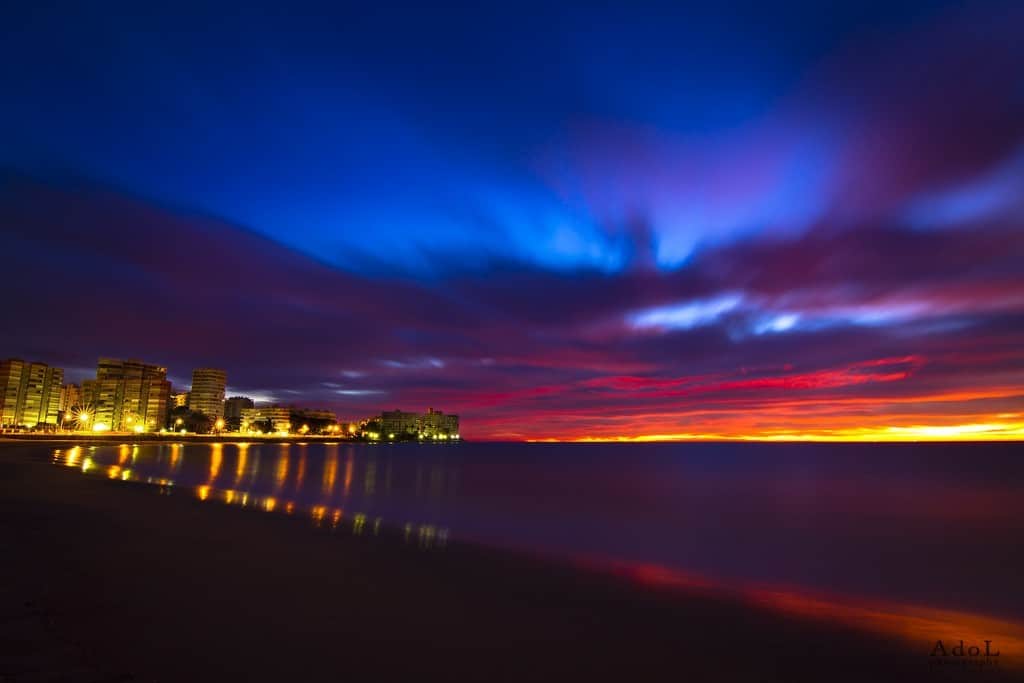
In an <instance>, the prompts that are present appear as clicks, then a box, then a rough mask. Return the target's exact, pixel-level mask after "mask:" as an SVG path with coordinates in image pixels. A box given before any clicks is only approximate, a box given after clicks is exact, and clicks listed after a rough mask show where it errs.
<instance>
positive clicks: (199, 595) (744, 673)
mask: <svg viewBox="0 0 1024 683" xmlns="http://www.w3.org/2000/svg"><path fill="white" fill-rule="evenodd" d="M33 450H34V452H38V447H37V446H36V447H34V448H33ZM0 520H2V522H0V524H2V538H3V547H4V552H3V555H4V561H3V562H2V563H0V566H2V570H0V572H2V573H0V586H2V588H0V596H2V601H3V602H2V610H3V611H2V615H3V620H2V624H3V626H2V634H3V637H2V639H0V643H2V644H0V674H2V675H0V680H2V681H5V682H6V681H64V680H67V681H208V680H209V681H214V680H216V681H224V680H239V681H340V680H345V679H348V680H355V681H368V680H413V679H421V678H424V677H426V680H441V681H453V680H471V681H496V680H497V681H505V680H509V681H528V680H529V681H538V680H628V681H647V680H673V681H675V680H696V681H705V680H706V681H722V680H734V681H770V680H778V681H858V682H859V681H867V680H875V681H878V680H893V681H907V680H927V681H935V680H979V678H980V679H984V680H994V679H998V680H1004V679H1006V680H1008V679H1009V678H1010V677H1011V674H1013V673H1015V672H1014V671H1013V670H1011V669H1009V668H1007V667H987V668H985V669H984V670H979V669H977V668H972V667H954V666H942V667H936V666H934V665H933V664H934V662H933V661H932V660H930V658H929V656H928V647H929V645H928V644H927V643H921V644H919V645H917V644H914V645H911V644H908V643H907V642H905V641H903V640H899V639H894V638H891V637H885V636H881V635H878V634H871V633H867V632H861V631H859V630H857V629H852V628H849V627H848V626H847V627H843V626H841V625H837V624H830V623H827V622H824V621H821V620H817V619H813V618H799V617H794V616H785V615H782V614H779V613H778V612H777V611H775V610H771V609H766V608H762V607H758V606H754V605H751V604H748V603H744V602H741V601H738V600H732V599H726V598H722V597H721V596H717V595H715V594H709V593H706V592H701V591H697V590H689V591H680V590H669V589H667V588H664V587H655V586H642V585H638V584H637V583H635V582H631V581H627V580H624V579H623V578H621V577H615V576H609V575H605V574H601V573H597V572H583V571H580V570H578V569H573V568H569V567H566V566H562V565H559V564H557V563H553V562H549V561H545V560H539V559H533V558H528V557H523V556H520V555H514V554H510V553H504V552H497V551H489V550H485V549H481V548H478V547H474V546H470V545H460V544H449V545H448V546H447V547H446V548H444V549H433V550H423V549H420V548H418V547H416V546H415V545H408V544H405V543H403V542H401V540H400V539H398V538H396V537H391V536H388V535H385V536H382V537H372V536H353V535H352V534H351V533H343V532H341V531H332V530H329V529H327V528H315V527H313V526H312V525H311V524H310V523H309V522H308V520H306V519H297V518H291V517H288V516H285V515H267V514H258V513H254V512H252V511H250V510H247V509H240V508H237V507H232V506H224V505H219V504H216V503H213V502H203V501H200V500H197V499H195V498H193V497H188V496H184V495H160V494H158V492H157V491H156V490H155V489H154V487H151V486H146V485H141V484H139V485H133V484H124V483H121V482H112V481H107V480H105V479H102V478H91V477H86V476H83V475H81V473H80V472H77V471H74V470H70V469H68V468H59V467H55V466H53V465H51V464H49V463H48V462H44V461H40V460H39V459H38V458H36V459H33V458H32V457H30V456H29V453H28V449H27V448H26V447H24V446H19V445H18V444H15V443H7V444H0Z"/></svg>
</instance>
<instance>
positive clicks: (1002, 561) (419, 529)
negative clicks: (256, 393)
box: [50, 443, 1024, 619]
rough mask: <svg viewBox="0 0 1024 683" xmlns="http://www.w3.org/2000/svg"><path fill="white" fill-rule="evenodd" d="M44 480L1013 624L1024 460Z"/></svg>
mask: <svg viewBox="0 0 1024 683" xmlns="http://www.w3.org/2000/svg"><path fill="white" fill-rule="evenodd" d="M50 450H51V455H52V456H53V461H54V463H55V464H56V465H58V466H62V467H74V468H76V469H78V470H80V471H82V472H83V473H84V474H85V475H87V476H91V475H95V476H106V477H110V478H112V479H118V480H122V481H132V482H144V483H149V484H151V485H152V486H153V487H154V490H159V491H161V492H163V493H172V494H173V495H189V496H196V497H199V498H201V499H204V500H209V501H210V502H211V504H212V503H213V502H214V501H220V502H222V503H229V504H233V505H242V506H245V507H248V508H251V509H252V510H253V511H254V514H266V513H268V512H269V513H273V514H280V513H284V514H293V515H301V516H305V517H307V518H308V519H309V520H310V522H311V523H313V524H316V525H322V526H327V527H330V528H334V529H335V530H340V531H344V532H351V533H373V532H374V531H377V530H381V529H386V528H390V529H397V530H398V531H399V532H400V533H401V534H403V535H404V536H405V538H406V539H407V540H409V541H411V542H415V543H419V544H421V545H424V546H430V547H435V548H437V547H444V546H445V545H446V544H447V543H449V542H451V541H452V540H467V541H475V542H480V543H484V544H489V545H495V546H502V547H511V548H516V549H525V550H529V551H534V552H542V553H545V554H553V555H556V556H559V557H565V558H572V559H579V558H598V559H600V560H611V561H616V562H624V563H629V564H634V565H658V566H661V567H665V568H669V569H671V570H674V571H679V572H685V573H686V574H687V575H692V576H697V577H708V578H709V579H712V580H714V581H715V582H718V583H724V584H726V585H729V584H731V583H735V584H737V585H752V584H753V585H770V586H785V587H796V588H798V589H800V590H804V591H810V592H814V591H822V592H828V593H829V594H843V595H852V596H863V597H869V598H878V599H882V600H887V601H899V602H902V603H909V604H918V605H926V606H935V607H943V608H953V609H959V610H969V611H973V612H981V613H985V614H989V615H999V616H1005V617H1010V618H1013V619H1020V618H1024V584H1022V583H1021V581H1022V578H1024V457H1022V456H1024V448H1022V446H1021V444H984V445H979V444H967V445H943V444H927V445H924V444H922V445H917V444H899V445H847V444H842V445H832V444H829V445H825V444H797V445H794V444H645V445H566V444H472V443H466V444H460V445H452V446H420V445H416V444H399V445H348V444H336V445H330V444H323V443H310V444H308V445H303V444H294V443H293V444H257V443H253V444H138V445H133V444H131V443H126V444H124V445H120V446H119V445H98V446H80V447H76V448H72V449H67V448H65V449H61V450H58V451H57V452H55V453H54V452H52V451H53V449H50Z"/></svg>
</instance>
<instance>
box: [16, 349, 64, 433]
mask: <svg viewBox="0 0 1024 683" xmlns="http://www.w3.org/2000/svg"><path fill="white" fill-rule="evenodd" d="M63 381H64V371H63V370H62V369H60V368H51V367H50V366H48V365H46V364H45V363H26V362H25V361H23V360H19V359H17V358H10V359H8V360H4V361H0V426H3V427H26V428H29V429H31V428H33V427H36V426H37V425H52V426H54V427H56V426H57V414H58V411H59V410H60V390H61V384H62V383H63Z"/></svg>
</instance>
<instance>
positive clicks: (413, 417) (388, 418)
mask: <svg viewBox="0 0 1024 683" xmlns="http://www.w3.org/2000/svg"><path fill="white" fill-rule="evenodd" d="M419 419H420V415H419V414H418V413H407V412H405V411H403V410H385V411H384V412H383V413H381V415H380V431H381V434H382V435H383V436H384V437H390V436H391V435H392V434H394V435H396V436H401V435H405V434H415V433H416V432H417V431H418V430H419ZM391 438H393V437H391Z"/></svg>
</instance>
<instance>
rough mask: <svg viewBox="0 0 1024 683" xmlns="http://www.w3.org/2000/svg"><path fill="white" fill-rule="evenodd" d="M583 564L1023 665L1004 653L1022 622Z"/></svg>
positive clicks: (1021, 638)
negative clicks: (991, 653)
mask: <svg viewBox="0 0 1024 683" xmlns="http://www.w3.org/2000/svg"><path fill="white" fill-rule="evenodd" d="M578 564H579V565H580V566H583V567H585V568H587V569H594V568H597V569H599V570H601V569H603V570H609V569H610V570H611V571H612V572H613V573H615V574H618V575H624V576H626V577H628V578H629V579H631V580H633V581H636V582H637V583H641V584H644V585H648V586H653V587H657V588H664V589H670V590H679V591H701V592H707V591H712V592H715V593H718V594H720V595H722V596H723V597H735V598H739V599H740V600H742V601H744V602H746V603H748V604H751V605H753V606H756V607H762V608H766V609H769V610H771V611H773V612H778V613H781V614H784V615H788V616H793V617H798V618H805V619H812V620H815V621H819V622H825V623H832V624H841V625H843V626H848V627H851V628H855V629H858V630H861V631H866V632H870V633H877V634H881V635H884V636H888V637H892V638H898V639H901V640H903V641H905V642H907V643H910V644H913V645H914V646H915V647H918V648H919V649H921V650H922V651H923V652H924V653H925V654H927V653H929V652H930V651H931V648H932V647H933V646H934V644H935V642H936V641H937V640H944V641H952V640H954V639H955V642H959V641H960V640H961V639H963V640H964V641H965V642H973V643H975V644H979V643H984V641H986V640H988V641H991V642H992V643H993V649H994V650H1000V651H1001V652H1002V653H1003V655H1004V656H1002V658H1001V659H1002V661H1001V663H1002V664H1004V665H1008V666H1010V667H1011V668H1014V669H1022V668H1024V659H1022V658H1021V657H1019V656H1016V657H1012V658H1008V657H1006V656H1005V655H1006V654H1008V653H1014V654H1019V653H1022V652H1024V624H1022V623H1018V622H1014V621H1009V620H1005V619H997V618H994V617H989V616H985V615H980V614H973V613H970V612H960V611H956V610H944V609H936V608H931V607H923V606H919V605H908V604H902V603H897V602H882V601H878V600H861V599H856V598H852V597H846V596H824V597H819V596H812V595H806V594H802V593H800V592H799V591H798V590H796V589H792V588H779V587H773V586H764V585H753V584H752V585H739V586H730V585H727V584H725V583H722V582H719V581H716V580H714V579H711V578H708V577H703V576H699V575H695V574H690V573H687V572H681V571H677V570H673V569H670V568H668V567H664V566H661V565H651V564H638V565H626V564H619V563H610V564H608V563H601V562H591V561H588V560H580V561H579V562H578Z"/></svg>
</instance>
